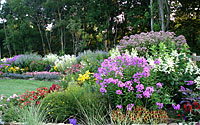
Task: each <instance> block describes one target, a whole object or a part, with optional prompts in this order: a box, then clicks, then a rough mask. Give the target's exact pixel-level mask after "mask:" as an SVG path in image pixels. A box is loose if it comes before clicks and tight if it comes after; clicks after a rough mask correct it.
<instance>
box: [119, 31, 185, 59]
mask: <svg viewBox="0 0 200 125" xmlns="http://www.w3.org/2000/svg"><path fill="white" fill-rule="evenodd" d="M161 42H162V43H163V44H164V45H165V46H166V49H167V50H169V51H170V50H175V49H177V50H178V51H179V52H180V51H186V50H185V49H187V48H188V46H187V44H186V39H185V37H184V36H182V35H180V36H178V37H176V35H175V33H173V32H163V31H160V32H147V33H140V34H136V35H131V36H130V37H128V36H124V37H123V39H122V40H120V44H119V46H118V48H119V50H120V51H122V52H124V51H125V50H126V49H127V50H129V51H131V49H132V48H134V49H136V50H137V52H138V54H139V56H145V55H146V54H147V53H148V54H149V55H150V53H149V52H151V50H152V49H154V50H158V49H159V46H158V45H159V43H161Z"/></svg>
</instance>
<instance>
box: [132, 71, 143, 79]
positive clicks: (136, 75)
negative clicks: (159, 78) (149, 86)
mask: <svg viewBox="0 0 200 125" xmlns="http://www.w3.org/2000/svg"><path fill="white" fill-rule="evenodd" d="M133 78H142V73H141V72H137V73H135V74H134V75H133Z"/></svg>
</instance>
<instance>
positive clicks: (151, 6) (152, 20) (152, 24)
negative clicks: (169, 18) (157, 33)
mask: <svg viewBox="0 0 200 125" xmlns="http://www.w3.org/2000/svg"><path fill="white" fill-rule="evenodd" d="M150 10H151V31H153V26H154V19H153V0H150Z"/></svg>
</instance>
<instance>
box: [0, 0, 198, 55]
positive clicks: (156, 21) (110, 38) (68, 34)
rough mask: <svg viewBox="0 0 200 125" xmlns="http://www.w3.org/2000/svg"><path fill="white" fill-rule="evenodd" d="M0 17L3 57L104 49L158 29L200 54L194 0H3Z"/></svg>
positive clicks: (195, 1) (196, 1)
mask: <svg viewBox="0 0 200 125" xmlns="http://www.w3.org/2000/svg"><path fill="white" fill-rule="evenodd" d="M172 15H173V17H172ZM0 16H1V24H0V45H1V52H2V54H0V55H2V56H3V57H4V56H13V55H17V54H22V53H31V52H37V53H39V54H41V55H45V54H48V53H59V54H64V53H68V54H77V53H78V52H81V51H83V50H86V49H91V50H96V49H101V50H109V49H110V48H112V47H113V46H115V45H116V44H118V42H119V40H120V39H122V37H123V36H125V35H130V34H136V33H140V32H149V31H160V30H162V31H172V32H175V33H176V34H177V35H184V36H185V37H186V39H187V42H188V44H189V46H190V47H191V48H192V49H191V50H192V51H194V52H197V53H200V1H199V0H190V1H188V0H6V2H5V3H4V4H2V5H1V10H0Z"/></svg>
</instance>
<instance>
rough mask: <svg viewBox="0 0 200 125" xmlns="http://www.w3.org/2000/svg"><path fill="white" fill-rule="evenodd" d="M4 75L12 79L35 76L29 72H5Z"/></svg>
mask: <svg viewBox="0 0 200 125" xmlns="http://www.w3.org/2000/svg"><path fill="white" fill-rule="evenodd" d="M2 77H9V78H12V79H29V78H32V77H33V76H32V75H27V74H15V73H4V74H3V75H2Z"/></svg>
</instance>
